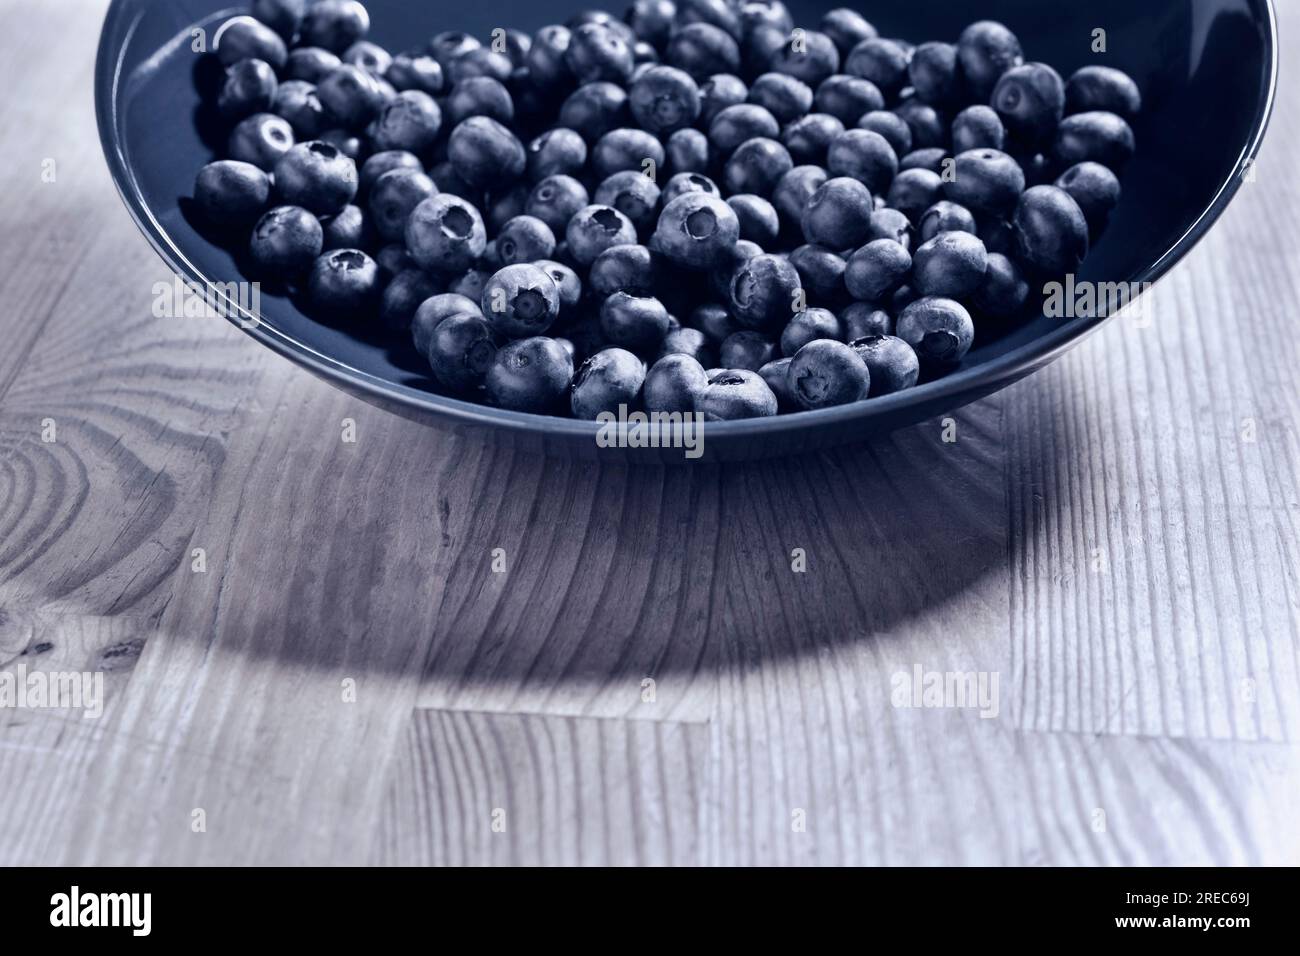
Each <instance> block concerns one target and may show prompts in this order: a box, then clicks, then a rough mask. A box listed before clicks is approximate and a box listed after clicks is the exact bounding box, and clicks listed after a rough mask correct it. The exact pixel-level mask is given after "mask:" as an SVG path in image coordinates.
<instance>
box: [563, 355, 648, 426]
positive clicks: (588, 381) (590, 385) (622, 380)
mask: <svg viewBox="0 0 1300 956" xmlns="http://www.w3.org/2000/svg"><path fill="white" fill-rule="evenodd" d="M645 376H646V371H645V365H644V364H642V362H641V360H640V359H639V358H637V357H636V356H635V355H633V354H632V353H631V352H629V351H627V350H626V349H621V348H608V349H602V350H601V351H599V352H597V353H596V354H595V355H593V356H591V358H589V359H587V360H586V361H585V362H583V363H582V365H581V367H579V369H578V371H577V374H575V375H574V376H573V384H572V385H571V386H570V390H569V407H570V409H571V410H572V411H573V417H574V418H585V419H587V420H589V421H594V420H595V419H596V418H597V416H599V415H600V414H601V413H602V412H609V413H611V414H615V415H616V414H618V410H619V406H620V405H621V406H623V407H624V408H630V407H632V406H634V405H635V404H636V400H637V396H638V395H640V394H641V386H642V385H643V384H644V382H645Z"/></svg>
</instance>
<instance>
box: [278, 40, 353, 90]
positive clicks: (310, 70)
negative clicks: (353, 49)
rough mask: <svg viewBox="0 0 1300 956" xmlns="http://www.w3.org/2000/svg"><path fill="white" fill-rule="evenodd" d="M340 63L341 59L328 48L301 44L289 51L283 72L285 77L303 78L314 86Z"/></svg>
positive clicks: (340, 64)
mask: <svg viewBox="0 0 1300 956" xmlns="http://www.w3.org/2000/svg"><path fill="white" fill-rule="evenodd" d="M342 65H343V61H342V60H340V59H339V58H338V57H337V56H335V55H334V54H333V53H331V52H330V51H329V50H322V49H321V48H320V47H314V46H301V47H298V48H297V49H296V50H291V51H290V52H289V59H288V60H287V61H286V62H285V68H284V73H285V78H286V79H290V80H305V81H306V82H308V83H311V84H312V85H313V86H314V85H315V84H317V83H319V82H320V81H321V80H323V79H325V77H327V76H329V75H330V74H331V73H333V72H334V71H335V70H337V69H338V68H339V67H340V66H342Z"/></svg>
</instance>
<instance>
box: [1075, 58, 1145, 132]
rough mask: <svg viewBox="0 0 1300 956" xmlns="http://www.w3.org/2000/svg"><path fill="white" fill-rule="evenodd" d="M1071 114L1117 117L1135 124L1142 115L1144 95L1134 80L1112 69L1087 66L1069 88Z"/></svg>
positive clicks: (1120, 71) (1077, 74) (1076, 75)
mask: <svg viewBox="0 0 1300 956" xmlns="http://www.w3.org/2000/svg"><path fill="white" fill-rule="evenodd" d="M1065 110H1066V112H1067V113H1095V112H1102V113H1114V114H1116V115H1117V116H1121V117H1123V118H1124V119H1126V120H1129V121H1132V120H1133V119H1134V118H1135V117H1136V116H1137V115H1138V113H1140V112H1142V93H1141V92H1140V91H1139V90H1138V86H1137V84H1136V83H1134V82H1133V78H1132V77H1130V76H1129V75H1128V74H1127V73H1125V72H1123V71H1122V70H1116V69H1114V68H1113V67H1109V66H1085V67H1083V68H1081V69H1079V70H1078V71H1076V72H1075V73H1074V75H1073V76H1071V77H1070V81H1069V82H1068V83H1066V84H1065Z"/></svg>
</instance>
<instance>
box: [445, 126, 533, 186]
mask: <svg viewBox="0 0 1300 956" xmlns="http://www.w3.org/2000/svg"><path fill="white" fill-rule="evenodd" d="M447 158H448V159H449V160H450V161H451V165H452V168H453V169H455V170H456V172H457V173H458V174H459V175H460V176H461V177H462V178H463V179H464V180H465V181H466V182H468V183H469V184H471V185H473V186H478V187H480V188H484V189H487V188H500V187H502V186H506V185H509V184H511V183H513V182H514V181H515V180H516V179H518V178H519V177H520V176H522V175H523V172H524V167H525V165H526V163H527V158H526V157H525V155H524V146H523V144H522V143H520V142H519V140H518V138H516V136H515V134H514V133H512V132H510V130H508V129H507V128H506V127H504V126H502V125H501V124H500V123H498V122H497V121H496V120H494V119H490V118H488V117H486V116H471V117H470V118H469V119H467V120H465V121H464V122H462V123H460V124H459V125H458V126H457V127H456V128H455V129H454V130H452V131H451V138H450V139H449V140H448V141H447Z"/></svg>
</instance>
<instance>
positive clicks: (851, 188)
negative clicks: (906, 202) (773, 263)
mask: <svg viewBox="0 0 1300 956" xmlns="http://www.w3.org/2000/svg"><path fill="white" fill-rule="evenodd" d="M872 135H875V134H872ZM881 142H884V141H883V140H881ZM886 148H888V146H886ZM872 210H873V204H872V201H871V191H870V190H869V189H868V188H867V187H866V186H864V185H863V184H862V183H861V182H859V181H858V180H857V179H850V178H848V177H846V176H837V177H835V178H834V179H828V180H826V182H824V183H823V184H822V185H821V186H820V187H818V189H817V190H816V192H814V193H813V194H812V196H811V197H810V198H809V200H808V204H807V205H806V206H805V207H804V211H803V216H802V221H801V225H802V228H803V235H804V239H806V240H807V241H808V242H812V243H816V244H817V245H820V246H826V247H827V248H828V249H848V248H850V247H853V246H856V245H858V244H859V243H861V242H862V241H863V239H865V238H866V235H867V229H868V226H869V221H870V218H871V213H872Z"/></svg>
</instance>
